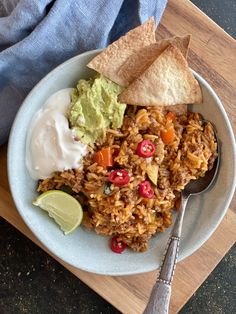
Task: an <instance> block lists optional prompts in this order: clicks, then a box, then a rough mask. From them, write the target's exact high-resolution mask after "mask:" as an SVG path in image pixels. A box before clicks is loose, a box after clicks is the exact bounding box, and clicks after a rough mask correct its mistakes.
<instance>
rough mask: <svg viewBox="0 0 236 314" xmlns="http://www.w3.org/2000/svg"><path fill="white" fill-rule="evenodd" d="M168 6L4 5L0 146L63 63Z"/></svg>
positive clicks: (73, 0)
mask: <svg viewBox="0 0 236 314" xmlns="http://www.w3.org/2000/svg"><path fill="white" fill-rule="evenodd" d="M166 1H167V0H137V1H134V0H93V1H88V0H70V1H68V0H54V1H52V0H0V145H1V144H3V143H4V142H5V141H6V140H7V137H8V134H9V131H10V127H11V124H12V122H13V120H14V117H15V114H16V112H17V110H18V108H19V106H20V105H21V103H22V101H23V99H24V98H25V96H26V95H27V94H28V92H29V91H30V90H31V89H32V87H33V86H34V85H35V84H36V83H37V82H38V81H39V80H40V79H41V78H42V77H43V76H45V75H46V74H47V73H48V72H49V71H50V70H52V69H53V68H55V67H56V66H57V65H58V64H60V63H62V62H63V61H65V60H67V59H69V58H71V57H73V56H75V55H77V54H79V53H81V52H83V51H86V50H91V49H95V48H101V47H105V46H107V45H108V44H109V43H110V42H112V41H114V40H116V39H118V38H119V37H120V36H121V35H123V34H124V33H126V32H127V31H128V30H130V29H131V28H134V27H135V26H137V25H139V24H140V23H143V22H145V21H146V20H147V19H148V18H149V17H150V16H152V15H153V16H154V17H155V20H156V24H158V23H159V20H160V17H161V15H162V13H163V11H164V9H165V5H166Z"/></svg>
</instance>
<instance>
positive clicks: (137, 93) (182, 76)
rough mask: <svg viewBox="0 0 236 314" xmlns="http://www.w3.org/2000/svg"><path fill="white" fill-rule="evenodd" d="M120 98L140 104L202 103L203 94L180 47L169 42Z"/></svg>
mask: <svg viewBox="0 0 236 314" xmlns="http://www.w3.org/2000/svg"><path fill="white" fill-rule="evenodd" d="M119 101H120V102H122V103H127V104H131V105H139V106H173V105H179V104H193V103H199V102H202V93H201V88H200V86H199V84H198V81H197V80H196V79H195V78H194V76H193V74H192V72H191V70H190V69H189V67H188V63H187V61H186V59H185V58H184V56H183V55H182V53H181V52H180V50H179V49H178V48H176V47H174V46H172V45H169V46H168V47H167V48H166V49H165V50H164V52H163V53H162V54H161V55H160V56H159V57H158V58H157V59H156V60H155V61H154V62H153V63H152V64H151V66H150V67H149V68H148V69H147V70H146V71H145V72H144V73H143V74H142V75H141V76H140V77H138V78H137V79H136V80H135V81H134V82H133V83H131V85H130V86H128V87H127V88H126V89H125V90H124V91H123V92H122V93H121V94H120V95H119Z"/></svg>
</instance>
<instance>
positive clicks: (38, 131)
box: [26, 88, 87, 180]
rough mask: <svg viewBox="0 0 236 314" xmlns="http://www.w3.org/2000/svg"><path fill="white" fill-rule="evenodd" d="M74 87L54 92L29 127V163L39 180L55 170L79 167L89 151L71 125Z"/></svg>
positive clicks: (29, 167) (27, 164)
mask: <svg viewBox="0 0 236 314" xmlns="http://www.w3.org/2000/svg"><path fill="white" fill-rule="evenodd" d="M71 90H72V89H71V88H66V89H62V90H60V91H58V92H57V93H55V94H53V95H52V96H51V97H50V98H49V99H48V100H47V101H46V103H45V105H44V106H43V108H42V109H41V110H39V111H38V112H37V114H36V116H35V117H34V119H33V120H32V123H31V125H30V127H29V130H30V131H29V134H28V138H27V143H26V166H27V169H28V171H29V174H30V176H31V177H32V178H33V179H35V180H38V179H46V178H49V177H51V176H52V175H53V173H54V172H55V171H64V170H68V169H72V168H79V167H80V166H81V159H82V157H84V156H85V155H86V153H87V145H86V144H83V143H81V142H79V141H76V140H75V139H74V136H73V133H72V130H71V129H70V128H69V123H68V119H67V112H68V110H69V106H70V93H71Z"/></svg>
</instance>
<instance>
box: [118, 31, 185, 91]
mask: <svg viewBox="0 0 236 314" xmlns="http://www.w3.org/2000/svg"><path fill="white" fill-rule="evenodd" d="M189 42H190V35H186V36H183V37H178V36H176V37H171V38H167V39H163V40H159V41H157V42H156V43H154V44H151V45H149V46H146V47H142V48H141V49H139V50H138V51H136V52H135V53H133V54H132V55H131V56H130V57H129V58H128V59H127V60H126V61H125V63H124V64H123V65H122V66H121V67H120V69H119V71H118V76H119V77H120V82H122V86H125V87H127V86H128V85H130V84H131V83H132V82H133V81H134V80H135V79H136V78H137V77H139V76H140V75H141V74H142V73H143V72H144V71H145V70H146V69H147V68H148V67H149V66H150V65H151V64H152V63H153V62H154V61H155V60H156V58H157V57H158V56H159V55H160V54H161V53H162V52H163V51H164V50H165V49H166V48H167V47H168V46H169V45H170V44H172V45H173V46H175V47H177V48H178V49H179V50H180V51H181V52H182V54H183V55H184V56H185V58H186V57H187V53H188V46H189Z"/></svg>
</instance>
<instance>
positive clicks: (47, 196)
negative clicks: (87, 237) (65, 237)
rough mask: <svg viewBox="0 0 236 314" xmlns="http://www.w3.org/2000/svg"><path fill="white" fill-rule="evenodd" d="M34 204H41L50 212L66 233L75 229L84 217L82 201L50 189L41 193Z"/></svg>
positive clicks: (40, 205) (41, 206)
mask: <svg viewBox="0 0 236 314" xmlns="http://www.w3.org/2000/svg"><path fill="white" fill-rule="evenodd" d="M33 205H35V206H39V207H40V208H42V209H44V210H45V211H47V212H48V215H49V216H50V217H52V218H53V219H54V220H55V221H56V223H57V224H58V225H59V226H60V227H61V229H62V230H63V231H64V233H65V234H69V233H71V232H72V231H74V230H75V229H76V228H77V227H78V226H79V225H80V224H81V221H82V218H83V210H82V207H81V205H80V203H79V202H78V201H77V200H76V199H75V198H74V197H73V196H71V195H69V194H67V193H65V192H62V191H58V190H50V191H47V192H44V193H43V194H41V195H39V197H37V198H36V200H35V201H33Z"/></svg>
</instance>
